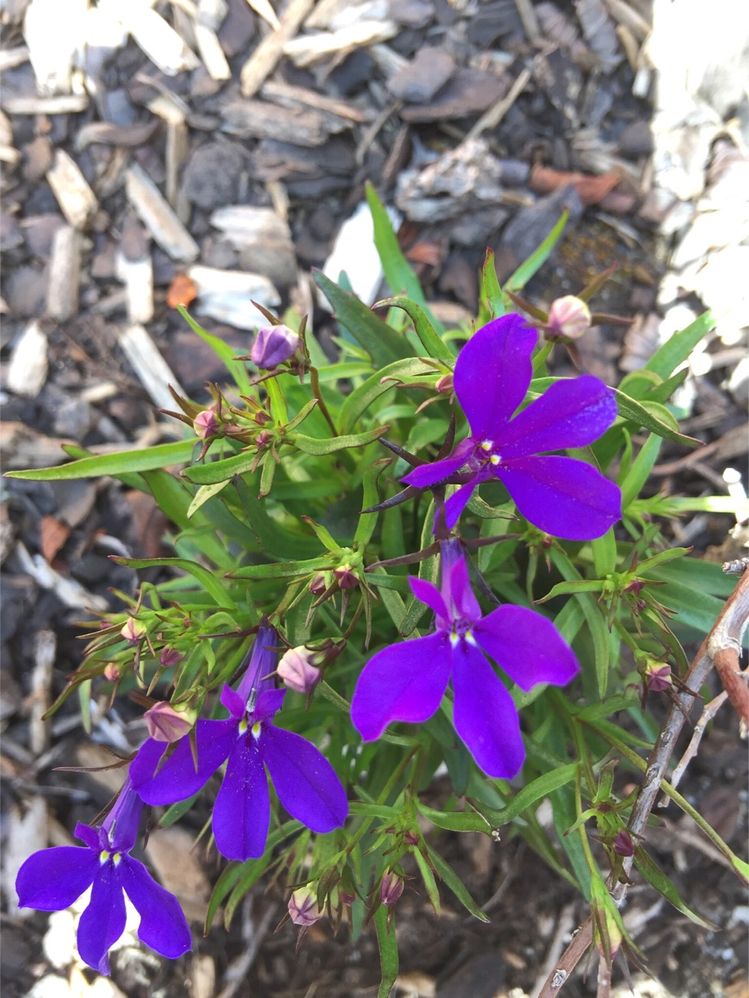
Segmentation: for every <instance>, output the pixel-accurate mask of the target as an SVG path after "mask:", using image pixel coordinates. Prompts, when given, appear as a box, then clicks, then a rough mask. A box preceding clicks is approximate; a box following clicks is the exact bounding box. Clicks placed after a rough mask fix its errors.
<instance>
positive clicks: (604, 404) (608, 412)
mask: <svg viewBox="0 0 749 998" xmlns="http://www.w3.org/2000/svg"><path fill="white" fill-rule="evenodd" d="M615 419H616V400H615V398H614V393H613V392H612V391H611V389H610V388H607V386H606V385H604V383H603V382H602V381H599V380H598V378H594V377H593V376H592V375H590V374H584V375H583V376H582V377H579V378H572V379H570V380H569V381H556V382H555V383H554V384H553V385H552V386H551V387H550V388H549V389H548V390H547V391H546V392H544V394H543V395H542V396H541V397H540V398H538V399H536V400H535V402H531V404H530V405H529V406H528V407H527V409H523V411H522V412H520V413H518V415H517V416H516V417H515V418H514V419H513V420H512V422H511V423H510V424H509V426H508V427H507V429H506V430H505V431H504V433H503V434H502V436H501V438H500V439H499V441H498V450H499V452H500V454H501V455H502V457H503V458H511V457H525V456H526V455H528V454H539V453H541V452H543V451H549V450H563V449H566V448H568V447H585V446H587V444H590V443H593V441H594V440H598V438H599V437H600V436H602V435H603V434H604V433H605V432H606V430H608V428H609V427H610V426H611V424H612V423H613V422H614V420H615Z"/></svg>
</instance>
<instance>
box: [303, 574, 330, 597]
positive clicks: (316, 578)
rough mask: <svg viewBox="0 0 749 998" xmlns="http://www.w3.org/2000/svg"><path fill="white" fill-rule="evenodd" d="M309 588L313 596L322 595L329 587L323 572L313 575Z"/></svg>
mask: <svg viewBox="0 0 749 998" xmlns="http://www.w3.org/2000/svg"><path fill="white" fill-rule="evenodd" d="M308 588H309V591H310V592H311V593H312V595H313V596H322V594H323V593H324V592H325V590H326V589H327V588H328V583H327V581H326V579H325V576H324V575H323V573H322V572H318V573H317V574H316V575H313V576H312V578H311V579H310V583H309V586H308Z"/></svg>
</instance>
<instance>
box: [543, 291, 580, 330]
mask: <svg viewBox="0 0 749 998" xmlns="http://www.w3.org/2000/svg"><path fill="white" fill-rule="evenodd" d="M546 328H547V330H548V331H549V332H550V333H551V335H552V336H564V337H566V338H567V339H568V340H577V339H579V338H580V337H581V336H582V335H583V334H584V333H586V332H587V331H588V330H589V329H590V309H589V308H588V306H587V305H586V304H585V302H584V301H583V300H582V298H576V297H575V295H565V296H564V297H563V298H557V299H556V300H555V301H553V302H552V303H551V308H550V309H549V318H548V321H547V324H546Z"/></svg>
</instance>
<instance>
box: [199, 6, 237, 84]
mask: <svg viewBox="0 0 749 998" xmlns="http://www.w3.org/2000/svg"><path fill="white" fill-rule="evenodd" d="M195 42H196V43H197V46H198V52H200V58H201V59H202V60H203V65H204V66H205V68H206V69H207V70H208V75H209V76H210V77H211V79H212V80H230V79H231V66H230V65H229V63H228V61H227V58H226V56H225V55H224V50H223V49H222V48H221V42H220V41H219V40H218V35H217V34H216V32H215V31H214V30H213V28H209V27H208V25H206V24H201V23H200V22H199V21H198V22H196V24H195Z"/></svg>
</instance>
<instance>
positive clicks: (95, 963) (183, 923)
mask: <svg viewBox="0 0 749 998" xmlns="http://www.w3.org/2000/svg"><path fill="white" fill-rule="evenodd" d="M142 807H143V804H142V801H141V800H140V799H139V797H138V796H137V794H136V793H135V792H134V790H133V788H132V786H131V784H130V781H129V780H128V781H126V783H125V786H124V787H123V789H122V791H121V793H120V796H119V797H118V799H117V802H116V803H115V805H114V807H113V808H112V810H111V811H110V813H109V815H108V816H107V817H106V818H105V819H104V821H103V822H102V824H101V826H100V827H98V828H94V827H92V826H91V825H83V824H80V823H79V824H77V825H76V828H75V835H76V838H78V839H80V840H81V842H84V843H85V845H83V846H55V847H54V848H52V849H42V850H41V851H40V852H36V853H34V854H33V855H32V856H29V858H28V859H27V860H26V862H25V863H24V864H23V866H22V867H21V869H20V870H19V872H18V877H17V879H16V890H17V892H18V904H19V906H20V907H21V908H37V909H38V910H40V911H60V910H61V909H63V908H68V907H69V906H70V905H71V904H73V902H74V901H76V900H77V899H78V898H79V897H80V896H81V895H82V894H83V893H84V892H85V891H86V890H87V889H88V888H89V887H90V888H91V900H90V902H89V904H88V907H87V908H86V909H85V911H84V912H83V914H82V915H81V919H80V923H79V926H78V952H79V953H80V955H81V958H82V959H83V960H84V961H85V962H86V963H87V964H88V965H89V967H92V968H93V969H94V970H98V971H99V973H100V974H108V973H109V956H108V954H109V950H110V948H111V947H112V946H113V945H114V943H116V942H117V940H118V939H119V938H120V936H121V935H122V933H123V932H124V931H125V919H126V912H125V899H124V894H127V896H128V898H129V899H130V901H131V902H132V904H133V906H134V907H135V908H136V910H137V911H138V913H139V914H140V926H139V928H138V938H139V939H140V940H141V942H144V943H145V944H146V945H147V946H150V947H151V949H154V950H156V952H157V953H160V954H161V955H162V956H165V957H169V958H170V959H176V958H177V957H179V956H182V954H183V953H186V952H187V951H188V950H189V949H190V947H191V935H190V927H189V925H188V924H187V919H186V918H185V916H184V914H183V912H182V909H181V908H180V906H179V902H178V901H177V899H176V898H175V897H174V895H172V894H170V893H169V892H168V891H166V890H164V888H163V887H161V886H160V885H159V884H157V883H156V881H155V880H154V879H153V877H152V876H151V874H150V873H149V872H148V870H147V869H146V867H145V866H144V865H143V864H142V863H141V862H139V861H138V860H137V859H133V857H132V856H131V855H130V850H131V849H132V848H133V846H134V844H135V840H136V837H137V834H138V823H139V819H140V813H141V810H142Z"/></svg>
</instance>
